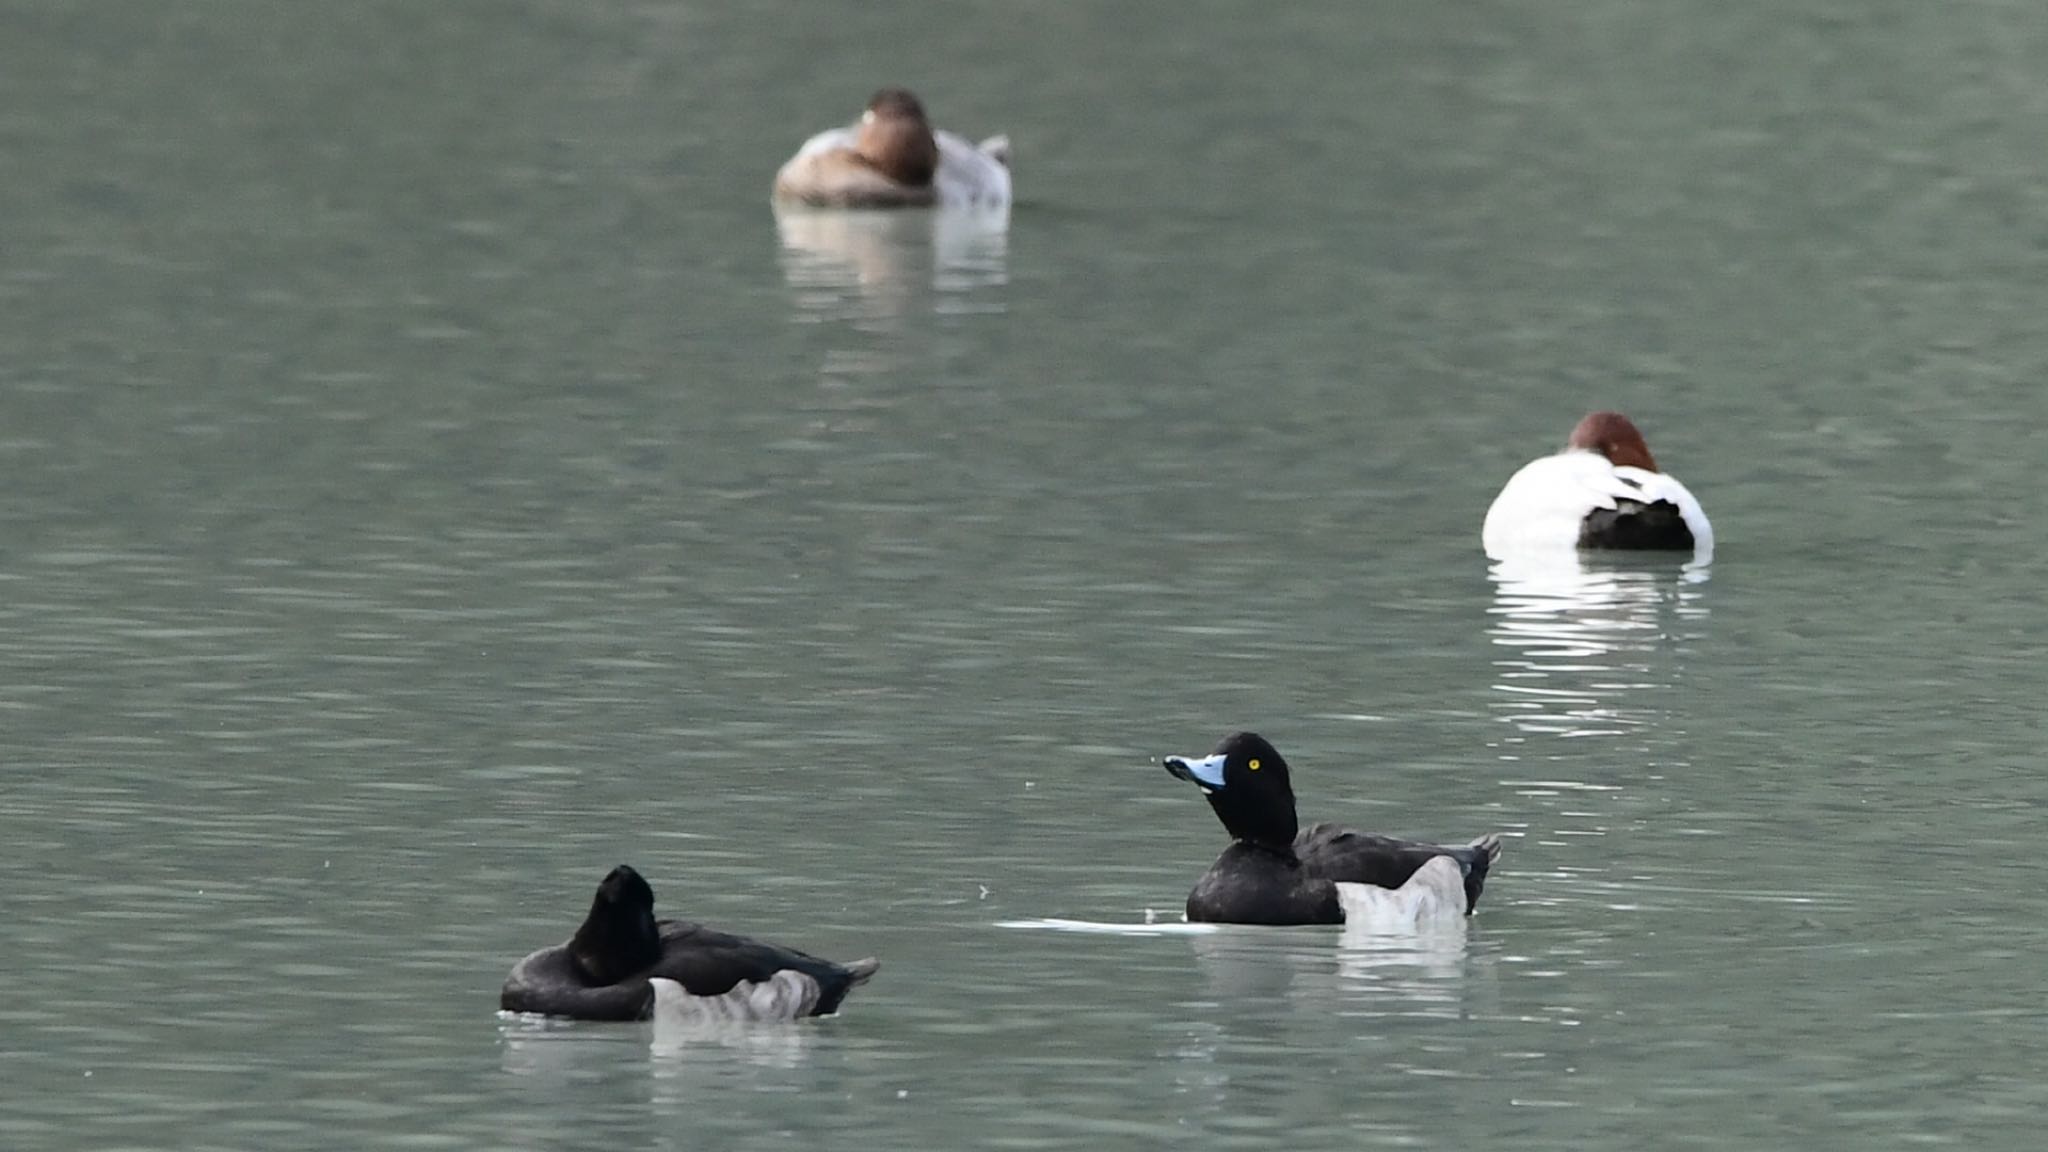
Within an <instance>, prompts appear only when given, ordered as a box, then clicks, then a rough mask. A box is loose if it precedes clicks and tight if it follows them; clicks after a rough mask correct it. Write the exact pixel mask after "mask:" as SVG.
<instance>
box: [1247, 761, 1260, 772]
mask: <svg viewBox="0 0 2048 1152" xmlns="http://www.w3.org/2000/svg"><path fill="white" fill-rule="evenodd" d="M1245 767H1247V768H1250V769H1251V770H1252V771H1254V772H1257V771H1258V770H1259V762H1258V761H1257V760H1254V761H1252V762H1251V763H1250V764H1247V765H1245Z"/></svg>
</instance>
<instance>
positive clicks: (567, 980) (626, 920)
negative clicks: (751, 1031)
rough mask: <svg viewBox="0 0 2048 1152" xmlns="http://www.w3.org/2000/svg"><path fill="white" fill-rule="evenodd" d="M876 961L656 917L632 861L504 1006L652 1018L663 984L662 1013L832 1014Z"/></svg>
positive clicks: (527, 968) (516, 973)
mask: <svg viewBox="0 0 2048 1152" xmlns="http://www.w3.org/2000/svg"><path fill="white" fill-rule="evenodd" d="M878 967H880V963H879V962H878V961H875V960H872V959H869V960H856V961H854V962H853V963H851V964H835V963H833V962H832V961H830V960H820V959H819V958H817V957H816V956H809V955H806V954H804V953H802V952H798V951H797V950H795V949H794V948H784V947H782V946H780V945H777V944H769V943H766V942H764V941H760V940H750V939H748V938H747V937H745V936H734V935H731V934H729V933H725V932H720V931H718V930H716V929H713V928H706V927H704V926H703V925H701V924H692V923H691V922H689V921H687V920H656V919H655V918H654V889H652V888H650V887H648V885H647V881H646V880H643V879H641V877H640V873H638V872H635V871H634V870H633V869H631V868H629V867H627V866H626V865H624V864H621V865H619V866H618V867H617V868H614V869H612V870H611V873H610V874H609V875H607V876H606V877H605V878H604V882H603V883H602V884H599V885H598V886H597V898H596V899H594V900H592V901H591V904H590V915H588V916H586V917H584V918H583V923H582V925H581V926H580V927H578V928H577V929H576V935H575V936H573V937H571V938H570V940H569V942H568V943H566V944H558V945H556V946H554V947H552V948H543V949H541V950H540V951H538V952H535V953H533V954H532V955H530V956H528V957H526V958H525V959H524V960H521V961H520V962H519V963H517V964H514V965H513V966H512V974H511V975H510V976H508V977H506V979H505V988H504V990H503V991H502V992H501V993H499V996H498V1006H499V1007H501V1008H503V1009H505V1010H507V1011H511V1012H538V1013H542V1014H544V1015H548V1016H568V1017H573V1018H575V1019H578V1020H644V1019H646V1018H648V1017H649V1016H651V1015H653V1013H654V1011H655V1007H656V1000H657V995H656V993H657V991H658V992H659V993H660V996H659V999H660V1001H661V1007H662V1010H663V1011H664V1012H670V1011H676V1012H682V1013H685V1014H694V1015H697V1016H701V1017H704V1018H707V1019H723V1020H794V1019H796V1018H798V1017H801V1016H829V1015H831V1014H832V1013H834V1012H836V1011H838V1010H839V1002H840V1000H842V999H844V998H845V996H846V994H847V992H848V991H850V990H852V988H853V987H854V986H855V985H857V984H861V983H864V982H866V980H867V978H868V977H870V976H872V975H874V974H875V969H876V968H878Z"/></svg>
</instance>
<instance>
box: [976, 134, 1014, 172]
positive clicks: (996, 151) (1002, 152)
mask: <svg viewBox="0 0 2048 1152" xmlns="http://www.w3.org/2000/svg"><path fill="white" fill-rule="evenodd" d="M977 147H979V148H980V149H981V150H982V151H983V152H986V153H988V156H989V159H991V160H994V161H995V162H996V163H998V164H1001V165H1002V166H1003V167H1005V168H1008V167H1009V166H1010V138H1009V136H1007V135H1004V136H991V137H989V138H988V139H986V140H983V141H982V142H981V143H980V144H979V145H977Z"/></svg>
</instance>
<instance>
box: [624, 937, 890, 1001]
mask: <svg viewBox="0 0 2048 1152" xmlns="http://www.w3.org/2000/svg"><path fill="white" fill-rule="evenodd" d="M660 927H661V959H659V960H657V961H655V964H654V967H652V968H649V969H648V970H647V971H646V972H644V973H642V974H641V975H642V976H643V977H646V976H665V977H667V978H668V979H670V980H673V981H675V982H676V983H678V984H681V985H682V986H683V989H684V991H687V992H688V993H690V995H692V996H718V995H722V994H723V993H726V992H730V991H732V989H733V986H734V985H736V984H738V983H739V982H740V981H742V980H749V981H752V982H754V983H757V984H758V983H760V982H761V981H764V980H766V979H768V978H769V977H771V976H773V975H775V974H776V973H777V972H780V971H782V970H784V969H795V970H796V971H798V972H801V973H803V974H804V975H806V976H809V977H810V978H811V979H813V980H816V981H817V982H818V1006H817V1008H816V1009H815V1010H814V1011H815V1014H816V1015H819V1016H829V1015H831V1014H832V1013H834V1012H836V1011H838V1010H839V1001H840V1000H841V999H842V998H844V997H845V995H846V993H847V991H848V990H850V989H851V988H852V987H853V986H854V984H856V983H857V982H858V978H859V976H860V975H861V974H860V973H857V972H855V971H854V970H853V969H851V968H848V967H847V966H845V965H843V964H835V963H833V962H832V961H830V960H823V959H820V958H818V957H816V956H812V955H810V954H809V953H807V952H799V951H797V950H796V949H794V948H785V947H783V946H782V945H780V944H770V943H768V942H767V941H764V940H755V939H752V938H750V937H746V936H735V935H733V934H732V933H729V932H720V931H719V930H717V929H716V928H706V927H705V926H704V925H702V924H695V923H692V922H690V921H688V920H663V921H661V922H660Z"/></svg>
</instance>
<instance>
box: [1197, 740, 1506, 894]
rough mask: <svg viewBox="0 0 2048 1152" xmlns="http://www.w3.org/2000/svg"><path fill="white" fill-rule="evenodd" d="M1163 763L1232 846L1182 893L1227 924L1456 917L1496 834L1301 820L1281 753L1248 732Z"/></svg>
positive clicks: (1495, 844)
mask: <svg viewBox="0 0 2048 1152" xmlns="http://www.w3.org/2000/svg"><path fill="white" fill-rule="evenodd" d="M1162 762H1163V763H1164V764H1165V765H1166V770H1167V771H1168V772H1170V773H1172V774H1173V775H1174V776H1176V777H1178V778H1180V779H1182V780H1186V781H1188V782H1189V783H1191V784H1194V785H1195V786H1196V787H1198V788H1200V789H1201V790H1202V794H1203V795H1205V796H1207V797H1208V798H1209V807H1211V808H1213V809H1215V811H1216V818H1217V819H1219V820H1221V821H1223V827H1224V828H1225V829H1227V830H1229V832H1230V836H1231V844H1230V847H1228V848H1225V849H1224V850H1223V855H1221V856H1218V857H1217V858H1216V863H1214V864H1212V865H1210V866H1209V871H1208V872H1207V873H1205V874H1204V875H1203V876H1202V878H1201V879H1200V880H1199V881H1197V882H1196V883H1195V889H1194V891H1192V892H1190V893H1188V919H1189V920H1200V921H1213V922H1220V923H1228V924H1341V923H1344V922H1345V921H1346V920H1347V919H1353V920H1360V921H1362V920H1364V919H1365V918H1366V917H1368V916H1370V917H1372V918H1374V919H1375V920H1380V919H1385V918H1389V917H1391V918H1394V919H1397V920H1400V921H1405V922H1410V923H1419V922H1422V921H1427V920H1430V919H1432V918H1434V917H1457V918H1462V917H1464V916H1465V915H1466V914H1468V913H1470V912H1471V911H1472V907H1473V905H1475V904H1477V903H1478V902H1479V890H1480V889H1481V888H1482V887H1483V886H1484V885H1485V883H1486V871H1487V869H1488V868H1490V867H1491V866H1492V865H1493V862H1494V861H1495V860H1497V859H1499V858H1500V851H1501V845H1500V837H1498V836H1493V835H1487V836H1481V837H1480V838H1479V839H1477V840H1474V841H1472V842H1471V843H1470V844H1466V845H1463V846H1461V847H1446V846H1443V845H1439V844H1425V843H1418V842H1416V841H1412V840H1396V839H1394V838H1393V837H1390V836H1374V835H1369V834H1367V833H1364V832H1356V831H1353V830H1352V829H1349V828H1343V827H1339V826H1338V825H1335V824H1316V825H1313V826H1311V827H1309V828H1307V829H1300V828H1299V824H1298V823H1297V821H1296V820H1295V816H1294V788H1293V786H1292V785H1291V784H1290V783H1289V782H1288V779H1287V761H1286V760H1284V759H1282V758H1281V756H1280V753H1279V752H1277V751H1275V750H1274V748H1273V746H1272V745H1271V744H1268V743H1267V742H1266V741H1265V739H1264V738H1263V737H1261V736H1259V735H1258V734H1257V733H1254V732H1237V733H1233V734H1232V735H1229V736H1226V737H1224V738H1223V741H1222V742H1221V743H1219V744H1218V745H1216V751H1215V752H1214V753H1213V754H1211V755H1209V756H1206V757H1199V758H1197V757H1190V756H1168V757H1165V758H1164V760H1163V761H1162Z"/></svg>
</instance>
